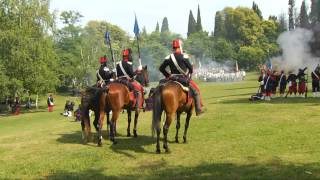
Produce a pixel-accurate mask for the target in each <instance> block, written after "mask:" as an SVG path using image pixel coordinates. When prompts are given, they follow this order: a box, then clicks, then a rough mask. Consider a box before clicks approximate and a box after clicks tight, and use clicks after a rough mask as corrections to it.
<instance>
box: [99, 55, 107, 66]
mask: <svg viewBox="0 0 320 180" xmlns="http://www.w3.org/2000/svg"><path fill="white" fill-rule="evenodd" d="M107 61H108V58H107V56H103V57H100V59H99V62H100V64H103V63H105V62H107Z"/></svg>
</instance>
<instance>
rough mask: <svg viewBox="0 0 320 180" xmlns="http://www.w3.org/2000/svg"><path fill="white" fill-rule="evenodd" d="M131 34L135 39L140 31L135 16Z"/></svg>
mask: <svg viewBox="0 0 320 180" xmlns="http://www.w3.org/2000/svg"><path fill="white" fill-rule="evenodd" d="M133 32H134V34H135V35H136V37H138V36H139V32H140V29H139V25H138V20H137V16H136V15H135V21H134V28H133Z"/></svg>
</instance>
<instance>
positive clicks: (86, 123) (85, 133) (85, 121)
mask: <svg viewBox="0 0 320 180" xmlns="http://www.w3.org/2000/svg"><path fill="white" fill-rule="evenodd" d="M81 127H82V140H83V144H87V142H88V141H89V136H90V134H91V127H90V119H89V117H88V115H86V113H85V112H84V113H83V115H82V118H81Z"/></svg>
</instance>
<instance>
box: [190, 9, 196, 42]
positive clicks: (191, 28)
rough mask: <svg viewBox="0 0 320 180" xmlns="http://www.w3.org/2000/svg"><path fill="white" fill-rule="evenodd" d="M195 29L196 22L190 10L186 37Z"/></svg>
mask: <svg viewBox="0 0 320 180" xmlns="http://www.w3.org/2000/svg"><path fill="white" fill-rule="evenodd" d="M196 31H197V22H196V20H195V19H194V17H193V14H192V11H191V10H190V13H189V22H188V37H189V36H190V35H191V34H193V33H195V32H196Z"/></svg>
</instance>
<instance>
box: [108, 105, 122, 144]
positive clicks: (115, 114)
mask: <svg viewBox="0 0 320 180" xmlns="http://www.w3.org/2000/svg"><path fill="white" fill-rule="evenodd" d="M120 111H121V110H118V111H112V118H111V122H110V140H111V141H112V142H113V144H116V143H117V142H116V140H115V134H116V122H117V119H118V117H119V114H120Z"/></svg>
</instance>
